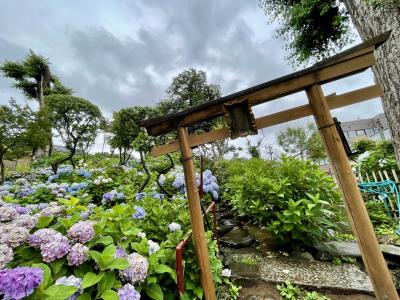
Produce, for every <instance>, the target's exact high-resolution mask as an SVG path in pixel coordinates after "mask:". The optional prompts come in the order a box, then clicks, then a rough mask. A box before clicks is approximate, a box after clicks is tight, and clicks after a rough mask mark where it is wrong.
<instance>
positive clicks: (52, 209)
mask: <svg viewBox="0 0 400 300" xmlns="http://www.w3.org/2000/svg"><path fill="white" fill-rule="evenodd" d="M57 197H58V195H57ZM62 197H63V196H61V197H60V198H62ZM63 214H64V209H63V208H62V207H61V206H57V205H53V206H49V207H46V208H44V209H42V211H41V212H40V215H42V216H45V217H53V216H54V217H59V216H62V215H63Z"/></svg>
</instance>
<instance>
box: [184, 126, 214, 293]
mask: <svg viewBox="0 0 400 300" xmlns="http://www.w3.org/2000/svg"><path fill="white" fill-rule="evenodd" d="M178 136H179V143H180V146H181V153H182V156H181V157H182V165H183V172H184V174H185V183H186V193H187V197H188V204H189V211H190V222H191V225H192V232H193V242H194V249H195V252H196V256H197V259H198V261H199V266H200V281H201V285H202V287H203V291H204V296H205V298H206V300H215V299H217V298H216V297H215V287H214V281H213V279H212V273H211V266H210V259H209V257H208V247H207V241H206V237H205V232H204V223H203V216H202V214H201V207H200V197H199V193H198V191H197V185H196V175H195V171H194V163H193V153H192V149H191V148H190V145H189V139H188V132H187V128H186V127H178Z"/></svg>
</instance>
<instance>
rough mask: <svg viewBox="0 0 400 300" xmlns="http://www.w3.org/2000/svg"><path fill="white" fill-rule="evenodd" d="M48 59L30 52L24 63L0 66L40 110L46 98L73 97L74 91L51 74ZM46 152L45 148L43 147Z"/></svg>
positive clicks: (0, 69) (50, 137)
mask: <svg viewBox="0 0 400 300" xmlns="http://www.w3.org/2000/svg"><path fill="white" fill-rule="evenodd" d="M49 64H50V63H49V61H48V59H46V58H44V57H43V56H41V55H39V54H36V53H35V52H33V50H31V49H30V50H29V54H28V55H27V56H26V58H25V59H24V60H23V61H20V62H17V61H5V62H4V63H3V64H2V65H0V71H1V72H2V73H3V75H4V77H8V78H12V79H14V80H15V81H16V83H15V84H14V87H15V88H17V89H19V90H21V91H22V92H23V93H24V95H25V96H26V97H27V98H28V99H33V100H36V101H37V102H38V104H39V108H42V107H43V105H44V97H45V96H47V95H52V94H62V95H71V94H72V90H71V89H69V88H67V87H65V86H64V85H63V84H62V83H61V81H60V79H59V78H58V77H57V76H55V75H54V74H52V73H51V72H50V67H49ZM48 130H49V134H46V136H48V141H47V143H46V144H45V146H46V145H48V144H50V147H49V154H51V152H52V147H53V143H52V136H51V128H49V129H48ZM41 133H42V131H41ZM43 152H45V147H43Z"/></svg>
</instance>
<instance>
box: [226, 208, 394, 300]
mask: <svg viewBox="0 0 400 300" xmlns="http://www.w3.org/2000/svg"><path fill="white" fill-rule="evenodd" d="M218 224H219V236H220V238H219V241H220V245H221V250H222V253H223V255H224V257H225V263H226V264H227V266H228V267H229V268H230V269H231V270H232V277H233V278H234V279H235V281H236V282H237V283H238V284H239V285H242V286H243V287H244V288H243V289H242V292H241V298H240V299H250V300H267V299H269V300H273V299H279V293H278V294H276V293H277V291H276V284H277V283H282V282H284V281H290V282H291V283H292V284H295V285H299V286H303V287H304V288H306V289H309V290H317V291H320V292H322V294H324V295H327V296H328V294H329V297H330V298H331V299H353V300H356V299H357V300H358V299H360V300H361V299H375V297H373V287H372V284H371V282H370V280H369V278H368V276H367V274H366V273H364V272H363V271H361V270H360V268H359V267H358V266H357V265H354V264H342V265H335V264H333V263H332V262H331V261H321V260H324V257H320V258H322V259H321V260H315V259H314V257H313V255H311V254H310V253H307V252H305V253H303V252H298V253H293V254H292V255H289V254H287V253H282V252H280V251H279V250H278V249H277V248H276V245H274V244H273V241H272V239H271V235H270V234H269V232H268V231H267V230H265V229H258V228H256V227H251V226H244V227H243V224H241V222H239V221H238V220H235V219H234V218H232V216H231V215H229V214H228V213H223V214H221V215H220V218H219V223H218ZM327 249H329V251H328V250H327ZM332 249H335V250H333V251H336V252H332ZM399 249H400V248H399V247H396V246H393V245H383V246H382V250H383V251H384V252H385V253H386V254H385V257H386V258H387V259H388V258H390V260H392V261H393V260H395V261H396V260H397V258H398V256H397V255H398V254H399V253H398V251H399ZM357 251H358V253H359V250H358V246H357V244H356V243H351V242H349V243H347V242H345V244H343V243H337V242H333V244H332V243H330V245H324V246H321V247H320V248H319V252H320V253H319V254H321V253H322V254H324V255H325V259H326V260H332V258H333V257H340V256H352V257H358V255H359V254H358V253H357ZM328 256H329V257H328ZM399 262H400V260H399ZM261 287H264V288H261ZM274 295H275V296H274ZM276 295H278V298H276ZM335 295H336V296H335Z"/></svg>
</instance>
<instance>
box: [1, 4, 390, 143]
mask: <svg viewBox="0 0 400 300" xmlns="http://www.w3.org/2000/svg"><path fill="white" fill-rule="evenodd" d="M276 26H277V25H276V24H272V25H271V24H268V23H267V19H266V17H265V16H264V13H263V11H262V10H261V9H260V8H259V7H258V0H234V1H233V0H203V1H199V0H169V1H156V0H143V1H138V0H135V1H133V0H85V1H70V0H57V1H54V0H41V1H29V0H13V1H1V2H0V28H1V30H0V61H1V62H3V61H4V60H6V59H9V60H21V59H23V58H24V56H25V55H26V54H27V51H28V49H29V48H30V49H32V50H34V51H35V52H37V53H39V54H41V55H43V56H45V57H46V58H49V60H50V62H51V70H52V72H53V73H55V74H56V75H58V76H59V77H60V79H61V80H62V82H63V83H64V84H65V85H66V86H68V87H71V88H72V89H73V90H74V92H75V94H76V95H77V96H81V97H84V98H86V99H88V100H90V101H92V102H93V103H95V104H97V105H98V106H99V107H100V109H101V110H102V111H103V114H104V115H105V116H106V117H111V115H112V112H113V111H116V110H119V109H120V108H122V107H128V106H134V105H154V104H156V103H157V102H159V101H160V100H161V99H162V98H163V95H164V91H165V89H166V88H167V87H168V85H169V84H170V83H171V80H172V78H173V77H174V76H176V75H177V74H179V73H180V72H181V71H183V70H184V69H186V68H190V67H193V68H197V69H201V70H204V71H206V72H207V74H208V78H209V82H211V83H215V84H219V85H220V86H221V89H222V92H223V94H224V95H227V94H229V93H232V92H235V91H238V90H241V89H244V88H247V87H250V86H252V85H255V84H259V83H261V82H265V81H268V80H271V79H274V78H275V77H279V76H283V75H286V74H288V73H291V72H293V71H294V70H293V69H292V68H291V67H290V66H289V65H288V63H287V62H286V61H285V59H284V57H285V56H286V55H287V53H285V50H284V43H283V41H282V40H281V39H279V38H275V37H274V33H275V29H276ZM356 42H359V39H358V38H357V37H356ZM372 83H373V77H372V73H371V72H370V71H366V72H363V73H361V74H359V75H356V76H353V77H348V78H347V79H344V80H340V81H338V82H336V83H332V84H328V85H325V86H324V91H325V93H326V94H329V93H332V92H337V93H341V92H346V91H350V90H352V89H355V88H360V87H364V86H367V85H370V84H372ZM12 84H13V82H12V81H10V80H8V79H5V78H0V104H5V103H6V102H8V100H9V98H10V97H11V96H12V97H15V98H17V99H18V100H19V101H20V102H22V101H24V97H23V96H22V95H21V94H20V93H19V92H18V91H17V90H16V89H14V88H12ZM303 103H306V97H305V95H304V94H303V93H299V94H296V95H292V96H290V97H285V98H283V99H280V100H278V101H273V102H271V103H268V104H264V105H261V106H259V107H256V108H255V109H254V112H255V114H256V116H260V115H265V114H268V113H271V112H276V111H278V110H281V109H284V108H288V107H293V106H297V105H299V104H303ZM380 112H382V106H381V103H380V100H379V99H376V100H371V101H367V102H364V103H362V104H357V105H353V106H348V107H346V108H343V109H338V110H335V111H334V115H335V116H337V117H338V118H339V120H341V121H348V120H354V119H358V118H368V117H372V116H375V115H376V114H378V113H380ZM302 122H304V120H303V121H302ZM295 124H301V122H299V121H297V122H295ZM282 128H283V126H282V125H280V126H275V127H273V128H267V129H264V131H263V132H264V136H265V141H264V144H272V143H273V142H274V137H275V133H276V132H277V131H279V130H280V129H282ZM235 143H236V144H237V143H241V141H236V142H235ZM96 149H97V150H98V149H99V146H98V145H97V147H96Z"/></svg>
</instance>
